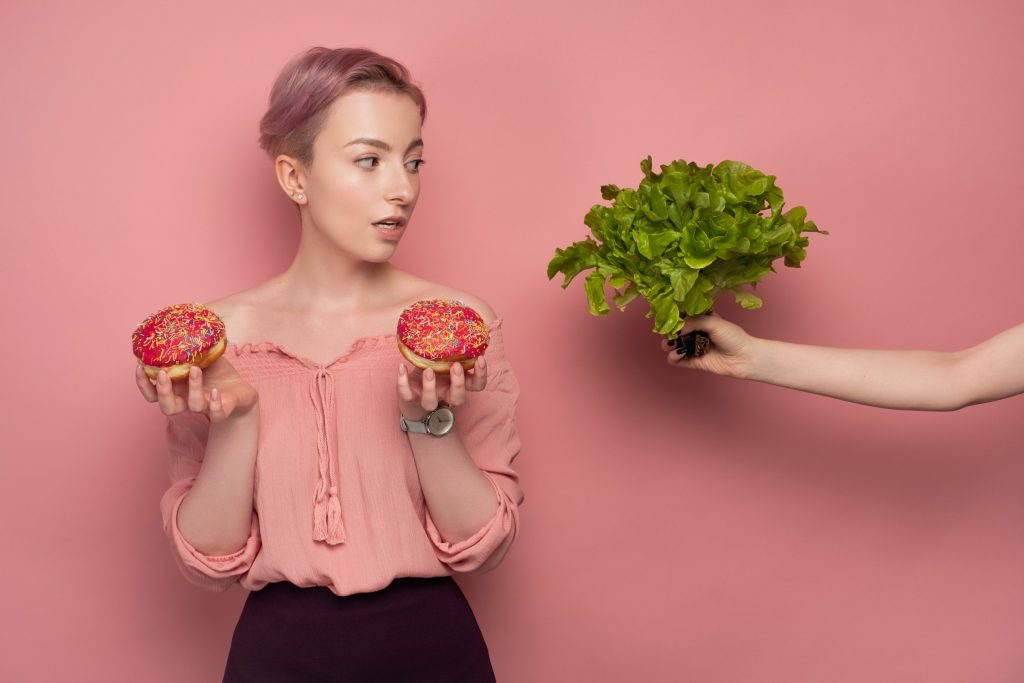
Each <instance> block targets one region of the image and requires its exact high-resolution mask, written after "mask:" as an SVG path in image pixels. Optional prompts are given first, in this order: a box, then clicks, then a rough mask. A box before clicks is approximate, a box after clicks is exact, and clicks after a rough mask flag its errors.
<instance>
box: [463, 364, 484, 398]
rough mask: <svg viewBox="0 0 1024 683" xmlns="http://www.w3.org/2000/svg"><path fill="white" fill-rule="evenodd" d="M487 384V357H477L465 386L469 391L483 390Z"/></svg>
mask: <svg viewBox="0 0 1024 683" xmlns="http://www.w3.org/2000/svg"><path fill="white" fill-rule="evenodd" d="M486 386H487V359H486V358H479V359H477V361H476V365H474V366H473V370H472V371H471V373H470V375H469V379H468V380H467V381H466V388H467V389H468V390H470V391H483V390H484V387H486Z"/></svg>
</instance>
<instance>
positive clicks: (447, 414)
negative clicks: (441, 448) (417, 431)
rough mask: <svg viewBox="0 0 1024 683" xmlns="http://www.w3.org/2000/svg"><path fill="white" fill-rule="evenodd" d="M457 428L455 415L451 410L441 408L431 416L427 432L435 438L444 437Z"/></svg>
mask: <svg viewBox="0 0 1024 683" xmlns="http://www.w3.org/2000/svg"><path fill="white" fill-rule="evenodd" d="M453 426H455V413H453V412H452V411H451V409H450V408H447V407H441V408H438V409H437V410H435V411H434V412H433V413H431V414H430V418H429V419H428V420H427V430H428V431H429V432H430V433H431V434H433V435H434V436H444V435H445V434H447V433H448V432H450V431H451V430H452V427H453Z"/></svg>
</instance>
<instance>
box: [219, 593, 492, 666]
mask: <svg viewBox="0 0 1024 683" xmlns="http://www.w3.org/2000/svg"><path fill="white" fill-rule="evenodd" d="M292 681H294V682H296V683H300V682H301V683H319V682H323V683H334V682H338V683H342V682H344V683H363V682H364V681H365V682H366V683H389V682H390V681H402V682H403V683H420V682H422V683H429V682H433V681H437V682H439V683H440V682H444V683H493V681H494V672H493V670H492V669H491V660H490V657H489V656H488V654H487V645H486V643H484V639H483V635H482V634H481V633H480V627H479V626H478V625H477V623H476V618H475V617H474V616H473V612H472V611H471V610H470V608H469V603H467V602H466V598H465V597H464V596H463V595H462V591H461V590H459V587H458V586H457V585H456V584H455V582H454V581H453V580H452V579H451V578H450V577H438V578H430V579H414V578H402V579H396V580H395V581H393V582H392V583H391V585H389V586H388V587H387V588H384V589H382V590H379V591H377V592H375V593H361V594H358V595H349V596H345V597H338V596H337V595H335V594H334V593H332V592H331V591H330V589H328V588H323V587H318V588H299V587H298V586H295V585H293V584H290V583H272V584H268V585H267V586H266V587H265V588H263V589H262V590H258V591H254V592H252V593H250V594H249V598H248V599H247V600H246V602H245V608H244V609H243V610H242V615H241V617H239V619H238V625H237V626H236V627H235V634H234V637H233V638H232V639H231V651H230V652H229V653H228V663H227V667H226V669H225V672H224V683H264V682H266V683H291V682H292Z"/></svg>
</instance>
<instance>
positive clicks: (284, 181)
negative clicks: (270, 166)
mask: <svg viewBox="0 0 1024 683" xmlns="http://www.w3.org/2000/svg"><path fill="white" fill-rule="evenodd" d="M274 172H275V173H276V174H277V184H278V185H280V186H281V189H282V190H284V191H285V194H287V195H288V196H289V197H291V199H292V201H293V202H295V203H296V204H298V205H299V206H303V205H305V203H306V190H305V189H304V187H303V186H304V184H305V178H304V174H303V167H302V162H300V161H299V160H298V159H296V158H295V157H292V156H288V155H287V154H280V155H278V157H277V158H276V159H274Z"/></svg>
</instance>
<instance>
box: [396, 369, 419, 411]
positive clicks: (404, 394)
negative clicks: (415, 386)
mask: <svg viewBox="0 0 1024 683" xmlns="http://www.w3.org/2000/svg"><path fill="white" fill-rule="evenodd" d="M398 398H399V399H400V400H402V401H405V402H406V403H412V402H413V401H415V400H416V394H415V393H414V392H413V390H412V386H411V385H410V384H409V370H408V369H407V368H406V367H405V363H399V364H398Z"/></svg>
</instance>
